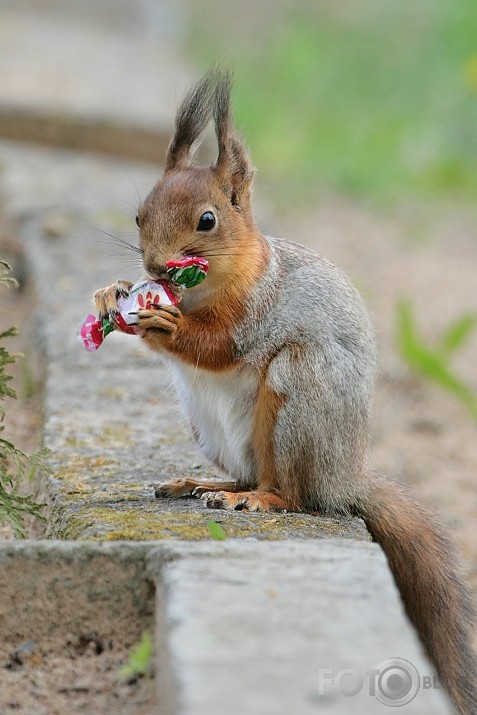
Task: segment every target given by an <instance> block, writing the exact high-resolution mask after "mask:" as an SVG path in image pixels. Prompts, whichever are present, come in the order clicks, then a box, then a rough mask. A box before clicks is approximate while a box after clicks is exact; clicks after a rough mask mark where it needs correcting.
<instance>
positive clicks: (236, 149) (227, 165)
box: [214, 70, 254, 207]
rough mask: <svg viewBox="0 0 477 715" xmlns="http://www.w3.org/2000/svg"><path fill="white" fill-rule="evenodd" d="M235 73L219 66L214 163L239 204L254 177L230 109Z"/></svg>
mask: <svg viewBox="0 0 477 715" xmlns="http://www.w3.org/2000/svg"><path fill="white" fill-rule="evenodd" d="M232 82H233V76H232V73H231V72H230V71H219V70H217V81H216V86H215V102H214V120H215V133H216V135H217V142H218V146H219V155H218V158H217V163H216V166H215V170H216V174H217V178H218V180H219V183H220V184H221V186H222V188H223V190H224V191H225V193H226V194H227V196H228V197H229V198H230V201H231V202H232V204H233V205H234V206H237V207H240V204H241V202H242V199H243V198H244V197H245V196H246V195H247V192H248V189H249V188H250V184H251V182H252V179H253V175H254V169H253V166H252V164H251V161H250V157H249V155H248V153H247V150H246V149H245V146H244V144H243V142H242V141H241V140H240V139H239V138H238V137H237V136H236V134H235V132H234V129H233V124H232V117H231V110H230V94H231V91H232Z"/></svg>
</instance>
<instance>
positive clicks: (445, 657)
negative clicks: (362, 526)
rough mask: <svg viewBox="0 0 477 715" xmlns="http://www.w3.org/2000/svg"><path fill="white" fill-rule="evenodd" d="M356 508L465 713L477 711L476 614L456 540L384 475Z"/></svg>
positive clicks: (470, 714) (370, 485) (445, 682)
mask: <svg viewBox="0 0 477 715" xmlns="http://www.w3.org/2000/svg"><path fill="white" fill-rule="evenodd" d="M373 476H374V475H373ZM355 509H356V513H357V514H359V516H361V517H362V518H363V520H364V521H365V523H366V526H367V527H368V530H369V531H370V533H371V535H372V537H373V539H374V540H375V541H377V542H378V543H379V544H380V545H381V547H382V549H383V550H384V553H385V554H386V556H387V559H388V562H389V566H390V568H391V571H392V573H393V575H394V578H395V580H396V584H397V586H398V588H399V591H400V593H401V598H402V600H403V602H404V606H405V609H406V612H407V615H408V616H409V618H410V620H411V621H412V623H413V624H414V627H415V628H416V630H417V632H418V633H419V636H420V638H421V641H422V643H423V644H424V646H425V648H426V650H427V653H428V655H429V657H430V659H431V661H432V662H433V663H434V666H435V668H436V670H437V674H438V676H439V678H440V680H441V682H442V684H443V685H444V687H445V688H446V689H447V691H448V693H449V695H450V697H451V698H452V700H453V701H454V704H455V706H456V707H457V709H458V711H459V713H461V715H477V667H476V661H475V655H474V652H473V648H472V627H473V622H474V618H473V617H474V613H473V608H472V602H471V598H470V595H469V592H468V591H467V589H466V587H465V586H464V585H463V583H462V582H461V580H460V578H459V575H458V571H457V568H456V557H455V555H454V549H453V547H452V544H451V543H450V541H449V540H448V538H447V537H446V536H445V534H444V533H443V531H442V530H441V528H440V527H439V526H438V524H436V522H435V521H434V518H433V517H431V515H430V514H428V513H427V511H426V510H425V509H423V508H422V507H420V506H418V505H417V504H415V503H414V502H413V500H412V498H411V497H410V496H409V495H408V494H407V493H406V490H405V489H404V488H403V487H401V486H399V485H397V484H395V483H394V482H391V481H388V480H386V479H384V478H382V477H380V476H376V478H375V479H374V478H373V480H372V481H371V480H370V481H369V483H368V488H367V493H366V496H363V497H362V498H360V499H359V500H357V503H356V505H355Z"/></svg>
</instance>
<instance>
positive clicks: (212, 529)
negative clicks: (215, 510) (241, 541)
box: [207, 519, 227, 541]
mask: <svg viewBox="0 0 477 715" xmlns="http://www.w3.org/2000/svg"><path fill="white" fill-rule="evenodd" d="M207 528H208V530H209V534H210V538H211V539H214V541H225V539H226V538H227V534H226V532H225V529H223V528H222V527H221V526H220V524H217V522H216V521H214V520H213V519H210V520H209V521H208V522H207Z"/></svg>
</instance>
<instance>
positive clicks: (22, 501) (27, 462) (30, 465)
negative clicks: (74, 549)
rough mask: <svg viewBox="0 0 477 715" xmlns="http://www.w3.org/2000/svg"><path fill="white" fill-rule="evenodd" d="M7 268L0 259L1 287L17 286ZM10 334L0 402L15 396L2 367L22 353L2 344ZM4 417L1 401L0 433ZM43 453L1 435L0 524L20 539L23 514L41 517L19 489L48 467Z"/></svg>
mask: <svg viewBox="0 0 477 715" xmlns="http://www.w3.org/2000/svg"><path fill="white" fill-rule="evenodd" d="M9 271H10V266H9V265H8V263H5V261H0V286H11V287H14V286H16V281H15V279H14V278H12V277H11V276H10V275H9ZM13 335H16V329H15V328H13V327H12V328H9V329H8V330H4V331H3V332H0V401H3V400H5V399H6V398H12V399H15V398H16V393H15V390H14V389H13V387H11V385H10V384H9V383H10V381H11V379H12V376H11V375H9V374H8V373H7V372H6V370H5V368H6V366H7V365H11V364H12V363H14V362H15V361H16V360H17V359H18V358H19V357H21V356H20V355H19V354H16V355H12V354H10V353H9V352H8V350H7V349H6V348H5V347H4V345H3V344H2V343H3V341H4V340H5V339H6V338H9V337H11V336H13ZM4 418H5V408H4V407H3V406H2V405H1V404H0V434H1V433H2V432H4V430H5V426H4V425H3V424H2V423H3V420H4ZM46 453H47V450H40V451H38V452H35V453H34V454H26V453H25V452H23V451H22V450H21V449H18V447H16V446H15V445H14V444H13V442H11V441H10V440H8V439H5V438H4V437H3V436H0V523H6V524H9V525H10V526H11V527H12V529H13V532H14V534H15V536H17V537H19V538H24V537H25V523H24V517H25V515H26V514H32V515H33V516H36V517H38V518H40V519H44V516H43V515H42V514H41V509H42V507H43V505H42V504H38V503H37V502H35V501H34V500H33V498H32V497H31V496H22V495H21V494H20V493H19V489H20V485H21V483H22V481H23V480H24V478H25V476H28V478H29V479H33V477H34V475H35V474H36V473H37V471H38V470H40V469H41V470H44V471H45V470H48V467H46V465H45V464H44V459H45V456H46Z"/></svg>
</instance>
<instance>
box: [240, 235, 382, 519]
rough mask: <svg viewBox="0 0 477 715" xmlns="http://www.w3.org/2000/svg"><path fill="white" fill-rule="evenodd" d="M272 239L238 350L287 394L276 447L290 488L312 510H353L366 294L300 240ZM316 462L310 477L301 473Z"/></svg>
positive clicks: (372, 362)
mask: <svg viewBox="0 0 477 715" xmlns="http://www.w3.org/2000/svg"><path fill="white" fill-rule="evenodd" d="M267 241H268V243H269V246H270V249H271V251H270V261H269V265H268V267H267V269H266V271H265V272H264V274H263V275H262V277H261V279H260V280H259V282H258V284H257V286H256V289H255V290H254V291H253V293H252V295H251V297H250V298H249V299H248V301H247V303H246V314H245V317H244V320H243V321H242V322H241V323H240V325H239V326H238V329H237V331H236V336H235V339H236V346H237V352H238V355H239V356H240V357H241V358H242V360H243V361H244V362H246V363H248V364H251V365H253V366H254V367H256V368H257V369H259V370H264V369H266V370H267V377H266V379H267V381H268V384H269V385H270V387H271V388H273V389H274V390H275V391H276V392H277V393H279V394H281V395H284V397H285V400H286V401H285V405H284V406H283V408H282V410H281V411H280V414H279V416H278V423H277V428H276V430H275V447H276V461H277V463H278V464H280V465H281V466H282V468H283V469H282V470H281V471H283V475H285V474H286V473H288V475H289V476H288V479H287V485H286V488H287V489H289V490H291V491H292V492H293V491H295V493H296V496H297V497H298V496H299V497H300V498H301V499H303V500H304V505H305V507H306V508H309V509H326V510H327V511H335V512H341V513H348V511H349V508H350V505H351V504H353V503H354V502H355V500H356V498H358V497H359V495H360V494H361V490H362V488H363V481H362V475H363V473H364V472H365V470H366V466H367V450H368V442H369V430H370V427H369V413H370V405H371V399H372V393H373V382H374V374H375V368H376V350H375V340H374V333H373V329H372V327H371V324H370V320H369V317H368V314H367V311H366V308H365V306H364V303H363V300H362V298H361V296H360V295H359V293H358V291H357V290H356V289H355V288H354V286H353V285H352V283H351V282H350V280H349V279H348V278H347V276H345V274H344V273H343V272H342V271H340V270H339V269H338V268H336V266H334V265H333V264H332V263H330V262H329V261H326V260H325V259H323V258H321V257H320V256H318V255H317V254H316V253H314V252H313V251H311V250H310V249H307V248H305V247H303V246H300V245H298V244H295V243H291V242H289V241H286V240H283V239H277V238H271V237H268V238H267ZM270 356H273V357H272V359H271V360H270ZM291 460H292V461H293V463H291ZM311 463H313V464H314V470H313V471H314V472H315V475H316V476H315V479H314V480H313V482H312V483H310V480H309V478H308V479H306V475H305V474H303V479H301V478H300V471H301V470H304V469H306V471H307V473H308V475H309V472H310V464H311ZM305 465H306V466H305ZM283 478H286V477H285V476H283Z"/></svg>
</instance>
